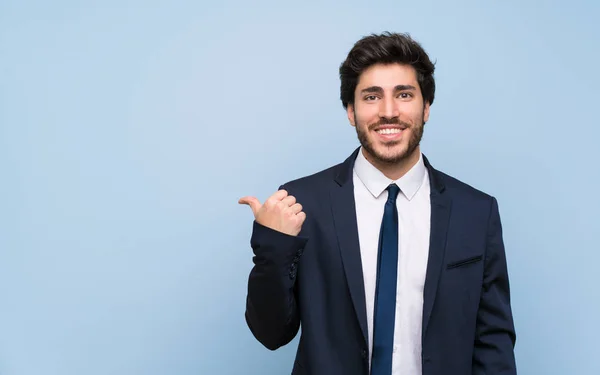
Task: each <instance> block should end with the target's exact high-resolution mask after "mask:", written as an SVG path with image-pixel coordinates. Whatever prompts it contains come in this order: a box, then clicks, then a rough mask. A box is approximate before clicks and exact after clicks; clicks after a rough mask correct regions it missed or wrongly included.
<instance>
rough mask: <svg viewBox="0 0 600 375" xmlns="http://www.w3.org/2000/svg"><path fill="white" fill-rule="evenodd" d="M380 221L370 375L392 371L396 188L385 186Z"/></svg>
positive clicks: (396, 226)
mask: <svg viewBox="0 0 600 375" xmlns="http://www.w3.org/2000/svg"><path fill="white" fill-rule="evenodd" d="M387 190H388V199H387V202H385V210H384V212H383V221H382V223H381V231H380V234H379V255H378V259H377V286H376V291H375V311H374V319H373V355H372V359H371V375H390V374H391V373H392V353H393V348H394V323H395V321H396V284H397V280H398V277H397V275H398V209H397V208H396V197H397V196H398V193H399V192H400V188H399V187H398V186H397V185H396V184H392V185H390V186H388V188H387Z"/></svg>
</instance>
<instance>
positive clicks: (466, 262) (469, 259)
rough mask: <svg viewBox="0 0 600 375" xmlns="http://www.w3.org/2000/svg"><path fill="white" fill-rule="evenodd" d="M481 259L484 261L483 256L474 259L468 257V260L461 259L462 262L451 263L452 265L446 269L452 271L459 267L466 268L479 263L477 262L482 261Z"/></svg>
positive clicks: (449, 264)
mask: <svg viewBox="0 0 600 375" xmlns="http://www.w3.org/2000/svg"><path fill="white" fill-rule="evenodd" d="M481 259H483V255H476V256H473V257H468V258H465V259H461V260H457V261H453V262H450V263H448V265H447V266H446V268H447V269H452V268H458V267H462V266H466V265H468V264H473V263H477V262H479V261H481Z"/></svg>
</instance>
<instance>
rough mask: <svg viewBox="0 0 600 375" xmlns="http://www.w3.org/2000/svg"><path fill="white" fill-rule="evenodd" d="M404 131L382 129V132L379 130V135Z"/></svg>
mask: <svg viewBox="0 0 600 375" xmlns="http://www.w3.org/2000/svg"><path fill="white" fill-rule="evenodd" d="M401 131H402V130H400V129H381V130H377V133H379V134H397V133H400V132H401Z"/></svg>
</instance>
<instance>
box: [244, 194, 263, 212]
mask: <svg viewBox="0 0 600 375" xmlns="http://www.w3.org/2000/svg"><path fill="white" fill-rule="evenodd" d="M238 203H239V204H246V205H248V206H250V208H251V209H252V212H253V213H254V214H255V215H256V213H257V212H258V210H260V207H261V206H262V205H261V204H260V201H259V200H258V199H256V198H255V197H243V198H240V200H239V201H238Z"/></svg>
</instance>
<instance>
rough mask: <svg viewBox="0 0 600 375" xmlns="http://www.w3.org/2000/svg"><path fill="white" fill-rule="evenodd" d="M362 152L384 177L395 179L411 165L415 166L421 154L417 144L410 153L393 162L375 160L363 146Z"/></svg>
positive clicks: (402, 174)
mask: <svg viewBox="0 0 600 375" xmlns="http://www.w3.org/2000/svg"><path fill="white" fill-rule="evenodd" d="M362 153H363V155H364V156H365V158H366V159H367V160H368V161H369V162H370V163H371V164H373V166H374V167H375V168H377V169H378V170H380V171H381V173H383V174H384V175H385V177H387V178H389V179H390V180H394V181H395V180H398V179H399V178H400V177H402V176H404V175H405V174H406V173H407V172H408V171H409V170H410V169H411V168H412V167H414V166H415V164H417V162H418V161H419V158H420V156H421V149H420V147H419V146H417V147H416V148H415V149H414V151H413V152H412V153H411V154H410V155H407V156H406V157H404V158H403V159H401V160H400V161H398V162H395V163H385V162H382V161H380V160H377V159H376V158H375V157H373V156H372V155H371V154H369V152H368V151H367V150H365V149H364V148H363V149H362Z"/></svg>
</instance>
